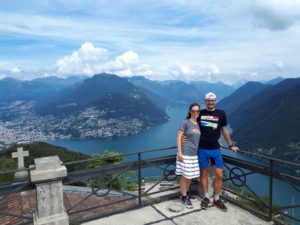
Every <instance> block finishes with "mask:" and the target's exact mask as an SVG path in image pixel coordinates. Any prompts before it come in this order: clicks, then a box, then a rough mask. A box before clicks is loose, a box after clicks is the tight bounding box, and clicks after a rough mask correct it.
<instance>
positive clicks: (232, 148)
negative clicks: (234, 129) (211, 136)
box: [222, 127, 240, 152]
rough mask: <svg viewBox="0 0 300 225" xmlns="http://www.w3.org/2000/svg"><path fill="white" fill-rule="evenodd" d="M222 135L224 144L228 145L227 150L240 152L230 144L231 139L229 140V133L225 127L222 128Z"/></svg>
mask: <svg viewBox="0 0 300 225" xmlns="http://www.w3.org/2000/svg"><path fill="white" fill-rule="evenodd" d="M222 134H223V136H224V138H225V141H226V143H227V144H228V146H229V148H230V149H231V150H232V151H234V152H237V151H239V150H240V149H239V148H238V147H237V146H234V145H233V144H232V142H231V138H230V134H229V132H228V130H227V128H226V127H222Z"/></svg>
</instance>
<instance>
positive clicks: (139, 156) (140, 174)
mask: <svg viewBox="0 0 300 225" xmlns="http://www.w3.org/2000/svg"><path fill="white" fill-rule="evenodd" d="M138 186H139V206H141V205H142V161H141V153H140V152H139V153H138Z"/></svg>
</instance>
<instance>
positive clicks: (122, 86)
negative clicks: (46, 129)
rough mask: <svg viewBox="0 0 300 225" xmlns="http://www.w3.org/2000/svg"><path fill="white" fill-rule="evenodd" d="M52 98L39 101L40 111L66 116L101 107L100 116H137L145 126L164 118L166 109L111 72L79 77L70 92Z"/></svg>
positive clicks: (38, 111)
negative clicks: (42, 101)
mask: <svg viewBox="0 0 300 225" xmlns="http://www.w3.org/2000/svg"><path fill="white" fill-rule="evenodd" d="M54 99H55V100H54V101H53V102H46V103H43V104H40V105H38V107H37V113H38V114H40V115H49V114H51V115H56V116H58V117H65V116H68V115H70V114H79V113H80V112H82V111H84V110H85V109H86V108H90V107H93V108H95V109H97V110H102V111H103V112H105V113H103V115H102V118H104V119H109V118H121V117H125V118H126V117H128V118H137V119H139V120H142V121H143V122H144V123H145V125H146V126H150V125H153V124H158V123H161V122H164V121H166V118H167V115H166V113H165V112H164V111H163V110H162V109H160V108H158V107H157V106H155V105H154V104H153V102H152V101H151V100H150V99H149V98H148V97H147V96H146V95H145V94H144V93H142V92H141V91H140V90H139V89H138V88H137V87H136V86H134V85H133V84H132V83H130V82H128V81H127V80H126V79H124V78H121V77H118V76H116V75H112V74H99V75H95V76H93V77H92V78H90V79H86V80H84V81H82V82H81V83H80V84H79V85H77V86H75V87H73V88H72V89H71V90H69V92H64V93H59V96H56V97H55V98H54Z"/></svg>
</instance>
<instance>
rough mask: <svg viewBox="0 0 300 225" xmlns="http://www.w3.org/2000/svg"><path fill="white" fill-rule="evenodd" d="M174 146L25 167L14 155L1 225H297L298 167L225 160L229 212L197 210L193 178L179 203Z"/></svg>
mask: <svg viewBox="0 0 300 225" xmlns="http://www.w3.org/2000/svg"><path fill="white" fill-rule="evenodd" d="M175 148H176V147H168V148H160V149H154V150H149V151H143V152H134V153H128V154H123V155H114V156H108V157H103V156H102V157H99V158H91V159H87V160H78V161H73V162H61V161H60V159H59V157H58V156H53V157H45V158H39V159H35V164H34V165H32V166H30V168H24V162H23V157H24V156H28V152H26V151H25V152H23V149H18V152H16V153H14V154H13V156H14V157H16V158H18V161H19V162H20V165H21V166H19V169H17V170H10V171H0V176H2V177H7V175H8V174H15V179H12V180H9V181H6V182H2V183H0V224H1V225H9V224H13V225H23V224H34V225H69V224H73V225H76V224H85V225H96V224H97V225H98V224H99V225H101V224H103V225H104V224H105V225H107V224H109V225H114V224H116V225H117V224H118V225H122V224H124V225H125V224H126V225H127V224H130V225H135V224H136V225H142V224H143V225H150V224H166V225H168V224H177V225H181V224H188V225H190V224H204V225H205V224H210V225H211V224H228V225H231V224H233V225H234V224H245V225H252V224H253V225H254V224H261V225H264V224H282V225H283V224H284V225H288V224H293V225H299V224H300V218H299V215H300V213H299V209H300V203H299V202H300V191H299V187H300V177H299V173H297V172H296V171H297V170H299V169H300V165H299V164H295V163H290V162H286V161H283V160H278V159H273V158H270V157H265V156H260V155H256V154H252V153H246V152H240V153H238V154H243V155H245V156H247V157H248V158H242V157H239V158H237V157H233V156H230V155H224V157H223V158H224V163H225V169H224V185H223V190H222V199H223V200H224V201H225V202H226V205H227V207H228V211H227V212H223V211H221V210H219V209H218V208H216V207H214V206H211V207H209V208H208V209H206V210H203V209H200V202H201V199H202V198H201V197H202V190H201V187H200V186H201V185H200V184H199V179H195V180H193V182H192V185H191V188H190V192H191V194H192V195H193V196H194V197H195V199H194V201H193V202H192V203H193V206H194V208H193V209H186V208H185V207H183V205H182V204H181V203H180V200H179V195H180V192H179V182H178V181H179V177H177V176H176V175H175V162H176V155H175V154H174V152H176V150H175ZM29 155H30V152H29ZM249 156H250V157H249ZM74 165H76V166H77V167H76V168H77V169H76V170H75V169H74V168H75V167H74ZM78 165H81V167H80V169H78V168H79V167H78ZM212 179H213V177H211V179H210V187H211V183H212ZM209 192H210V194H211V195H212V189H211V188H210V190H209Z"/></svg>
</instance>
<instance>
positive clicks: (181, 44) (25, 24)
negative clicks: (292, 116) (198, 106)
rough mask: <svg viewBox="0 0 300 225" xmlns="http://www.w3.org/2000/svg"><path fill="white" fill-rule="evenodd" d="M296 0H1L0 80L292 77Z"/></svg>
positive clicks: (298, 28)
mask: <svg viewBox="0 0 300 225" xmlns="http://www.w3.org/2000/svg"><path fill="white" fill-rule="evenodd" d="M299 40H300V1H299V0H261V1H258V0H252V1H238V0H215V1H211V0H199V1H194V0H186V1H184V0H172V1H171V0H164V1H161V0H144V1H138V0H123V1H114V0H110V1H101V0H98V1H93V0H85V1H83V0H68V1H63V0H61V1H58V0H51V1H50V0H49V1H47V0H43V1H38V0H26V1H23V0H10V1H6V0H0V52H1V54H0V78H3V77H6V76H10V77H15V78H18V79H32V78H35V77H44V76H50V75H56V76H59V77H67V76H70V75H88V76H92V75H93V74H96V73H101V72H109V73H115V74H118V75H120V76H133V75H144V76H146V77H148V78H150V79H154V80H165V79H179V80H185V81H189V80H205V81H210V82H216V81H223V82H226V83H234V82H237V81H239V80H244V79H247V80H268V79H272V78H275V77H276V76H279V75H280V76H284V77H298V76H299V74H300V64H299V63H298V61H297V59H298V58H299V56H298V54H299V51H300V41H299Z"/></svg>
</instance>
